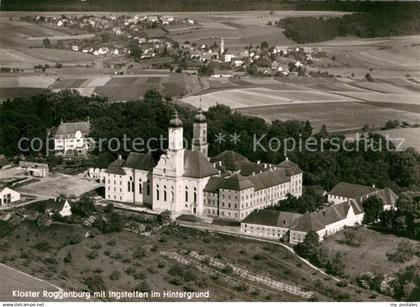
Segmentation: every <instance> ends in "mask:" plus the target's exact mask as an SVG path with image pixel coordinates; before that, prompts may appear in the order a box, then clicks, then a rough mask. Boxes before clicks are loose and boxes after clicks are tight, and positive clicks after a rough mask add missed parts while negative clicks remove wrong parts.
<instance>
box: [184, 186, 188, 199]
mask: <svg viewBox="0 0 420 307" xmlns="http://www.w3.org/2000/svg"><path fill="white" fill-rule="evenodd" d="M185 201H186V202H187V201H188V187H187V186H185Z"/></svg>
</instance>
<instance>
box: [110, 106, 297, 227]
mask: <svg viewBox="0 0 420 307" xmlns="http://www.w3.org/2000/svg"><path fill="white" fill-rule="evenodd" d="M183 145H184V144H183V123H182V121H181V119H180V118H179V117H178V114H177V113H176V112H175V114H174V116H173V118H172V119H171V120H170V122H169V128H168V148H167V150H166V151H165V152H164V153H163V154H158V153H156V152H149V153H146V154H144V153H136V152H131V153H130V154H129V155H128V157H127V159H126V160H124V159H122V157H121V156H119V157H118V159H117V160H115V161H114V162H112V163H111V164H110V165H109V167H108V168H107V170H106V177H105V198H106V199H107V200H110V201H116V202H125V203H132V204H134V205H144V204H149V205H151V207H152V209H153V210H154V211H156V212H162V211H164V210H169V211H171V213H172V215H174V216H177V215H180V214H195V215H199V216H208V217H212V218H222V219H229V220H236V221H240V220H242V219H244V218H245V217H246V216H247V215H248V214H250V213H251V212H252V211H253V210H256V209H261V208H265V207H267V206H270V205H274V204H276V203H277V202H278V201H279V200H281V199H284V198H286V195H287V194H289V193H290V194H292V195H294V196H296V197H299V196H301V195H302V171H301V170H300V169H299V167H298V166H297V165H296V164H295V163H293V162H291V161H289V160H287V159H286V160H285V161H283V162H282V163H280V164H278V165H272V164H266V163H260V162H256V163H255V162H251V161H249V160H248V159H247V158H245V157H243V156H241V155H240V154H238V153H236V152H233V151H225V152H223V153H221V154H219V155H217V156H215V157H213V158H209V157H208V143H207V119H206V117H205V115H204V114H203V113H202V111H201V109H200V110H199V112H198V114H196V116H195V117H194V123H193V139H192V146H191V147H192V148H191V150H189V149H185V148H184V146H183Z"/></svg>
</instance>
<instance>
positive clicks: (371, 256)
mask: <svg viewBox="0 0 420 307" xmlns="http://www.w3.org/2000/svg"><path fill="white" fill-rule="evenodd" d="M345 232H351V233H354V235H355V238H356V239H355V241H357V242H359V243H360V245H359V246H351V245H348V244H344V243H340V242H341V241H342V240H344V233H345ZM402 241H406V242H410V243H411V244H413V245H414V246H416V244H419V242H417V241H415V240H410V239H406V238H401V237H397V236H395V235H391V234H382V233H379V232H376V231H374V230H371V229H365V228H357V229H346V230H345V231H341V232H338V233H336V234H334V235H332V236H331V237H329V238H327V239H326V240H324V241H323V242H322V245H323V246H325V247H326V248H327V249H328V251H329V253H330V254H331V255H335V253H337V252H340V253H341V254H342V256H343V257H342V259H343V262H344V265H345V269H344V270H345V272H346V274H348V275H349V276H350V278H351V279H355V278H356V277H357V276H359V275H360V274H361V273H363V272H366V271H369V272H375V273H383V274H392V273H396V272H398V271H399V270H401V269H402V268H405V267H407V266H409V265H413V264H415V263H416V261H419V260H420V258H419V257H417V256H413V257H412V258H411V259H410V260H408V261H404V262H402V263H396V262H391V261H390V260H389V259H388V257H387V253H393V252H394V251H395V248H396V247H397V245H398V244H399V243H400V242H402Z"/></svg>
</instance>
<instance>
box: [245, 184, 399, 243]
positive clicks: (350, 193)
mask: <svg viewBox="0 0 420 307" xmlns="http://www.w3.org/2000/svg"><path fill="white" fill-rule="evenodd" d="M372 196H376V197H378V198H380V199H382V201H383V203H384V210H389V209H391V208H393V207H394V206H395V202H396V200H397V198H398V196H397V195H396V194H395V193H394V192H393V191H392V190H391V189H389V188H385V189H382V190H379V189H375V188H373V187H367V186H362V185H355V184H349V183H345V182H341V183H339V184H337V185H336V186H335V187H334V188H333V189H332V190H331V191H330V192H329V193H328V201H329V203H330V206H328V207H326V208H323V209H321V210H318V211H315V212H309V213H305V214H303V215H302V214H297V213H291V212H282V211H272V210H260V211H254V212H253V213H251V214H250V215H249V216H248V217H247V218H245V219H244V220H243V221H242V222H241V232H242V233H244V234H248V235H251V236H256V237H263V238H268V239H275V238H277V239H278V238H282V237H283V236H284V235H285V234H286V233H287V232H288V231H289V237H288V240H289V242H290V243H292V244H297V243H299V242H302V241H303V240H304V238H305V236H306V234H307V233H308V232H310V231H316V232H317V233H318V235H319V238H320V240H323V239H324V238H325V237H327V236H330V235H332V234H334V233H336V232H338V231H340V230H342V229H343V228H344V227H346V226H356V225H361V224H362V222H363V217H364V210H363V206H362V203H363V201H365V200H366V199H367V198H369V197H372Z"/></svg>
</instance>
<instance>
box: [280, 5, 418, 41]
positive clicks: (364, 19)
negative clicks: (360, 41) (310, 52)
mask: <svg viewBox="0 0 420 307" xmlns="http://www.w3.org/2000/svg"><path fill="white" fill-rule="evenodd" d="M277 25H278V26H279V27H281V28H284V29H285V30H284V34H285V35H286V36H287V37H288V38H290V39H292V40H294V41H296V42H298V43H313V42H322V41H326V40H331V39H334V38H335V37H338V36H342V37H343V36H351V35H353V36H358V37H361V38H373V37H385V36H400V35H413V34H419V33H420V6H419V5H418V3H404V5H398V4H396V3H394V4H389V5H387V6H379V7H378V8H377V9H375V10H371V9H364V10H360V11H359V12H357V13H353V14H348V15H344V16H343V17H332V18H324V17H290V18H285V19H281V20H279V21H278V22H277Z"/></svg>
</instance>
